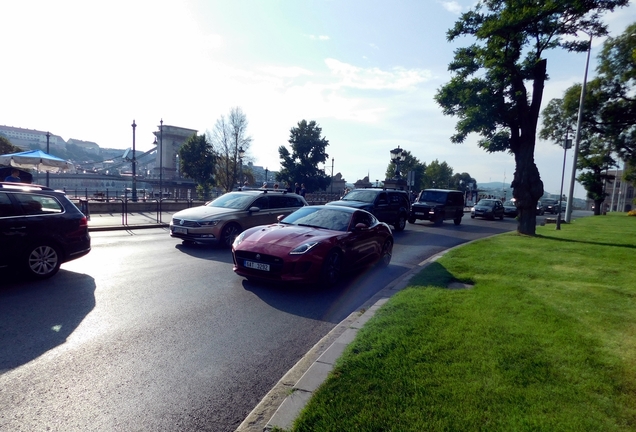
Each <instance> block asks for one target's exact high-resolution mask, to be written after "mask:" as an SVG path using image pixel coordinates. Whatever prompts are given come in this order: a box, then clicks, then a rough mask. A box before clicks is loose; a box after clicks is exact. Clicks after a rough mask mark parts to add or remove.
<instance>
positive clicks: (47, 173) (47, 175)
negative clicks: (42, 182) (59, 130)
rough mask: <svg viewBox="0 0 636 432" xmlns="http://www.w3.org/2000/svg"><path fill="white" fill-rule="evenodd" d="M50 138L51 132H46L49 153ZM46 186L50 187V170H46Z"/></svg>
mask: <svg viewBox="0 0 636 432" xmlns="http://www.w3.org/2000/svg"><path fill="white" fill-rule="evenodd" d="M49 138H51V133H50V132H47V133H46V154H49ZM46 187H49V171H48V170H47V171H46Z"/></svg>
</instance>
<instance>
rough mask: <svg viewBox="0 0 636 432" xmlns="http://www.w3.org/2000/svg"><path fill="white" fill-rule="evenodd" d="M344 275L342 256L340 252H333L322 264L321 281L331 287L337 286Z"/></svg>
mask: <svg viewBox="0 0 636 432" xmlns="http://www.w3.org/2000/svg"><path fill="white" fill-rule="evenodd" d="M341 274H342V255H341V254H340V252H338V251H331V252H329V255H327V258H325V261H324V262H323V264H322V271H321V274H320V281H321V282H322V283H323V284H324V285H326V286H328V287H330V286H332V285H335V284H336V282H338V280H339V279H340V275H341Z"/></svg>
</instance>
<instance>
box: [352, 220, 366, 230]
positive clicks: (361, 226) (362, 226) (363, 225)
mask: <svg viewBox="0 0 636 432" xmlns="http://www.w3.org/2000/svg"><path fill="white" fill-rule="evenodd" d="M368 228H369V227H368V225H367V224H365V223H362V222H358V223H357V224H356V226H355V227H354V229H355V230H356V231H363V230H365V229H368Z"/></svg>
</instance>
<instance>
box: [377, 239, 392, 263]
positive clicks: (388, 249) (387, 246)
mask: <svg viewBox="0 0 636 432" xmlns="http://www.w3.org/2000/svg"><path fill="white" fill-rule="evenodd" d="M391 257H393V242H392V241H391V240H386V241H385V242H384V245H383V246H382V255H381V256H380V262H379V263H378V265H379V266H380V267H382V268H384V267H388V266H389V264H391Z"/></svg>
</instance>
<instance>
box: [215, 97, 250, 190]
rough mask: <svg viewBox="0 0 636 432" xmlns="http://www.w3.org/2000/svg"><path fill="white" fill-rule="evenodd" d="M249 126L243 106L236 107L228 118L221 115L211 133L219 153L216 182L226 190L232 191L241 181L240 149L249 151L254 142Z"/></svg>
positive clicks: (231, 110)
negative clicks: (249, 133)
mask: <svg viewBox="0 0 636 432" xmlns="http://www.w3.org/2000/svg"><path fill="white" fill-rule="evenodd" d="M247 126H248V121H247V116H246V115H245V113H243V110H241V108H239V107H235V108H232V109H230V112H229V114H228V116H227V118H226V117H225V116H221V117H220V118H219V119H218V120H217V121H216V124H215V125H214V131H213V132H212V133H211V134H209V141H210V142H211V143H212V144H213V146H214V150H215V152H216V154H217V155H218V160H217V162H218V163H217V166H216V171H215V174H216V182H217V184H218V185H219V186H221V187H222V188H223V189H225V191H231V190H232V189H234V186H235V185H237V184H238V182H239V181H240V179H239V175H240V171H241V170H240V163H239V151H240V149H242V150H243V151H245V152H247V151H248V150H249V148H250V145H251V143H252V137H250V136H248V135H247ZM243 162H245V158H244V160H243Z"/></svg>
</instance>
